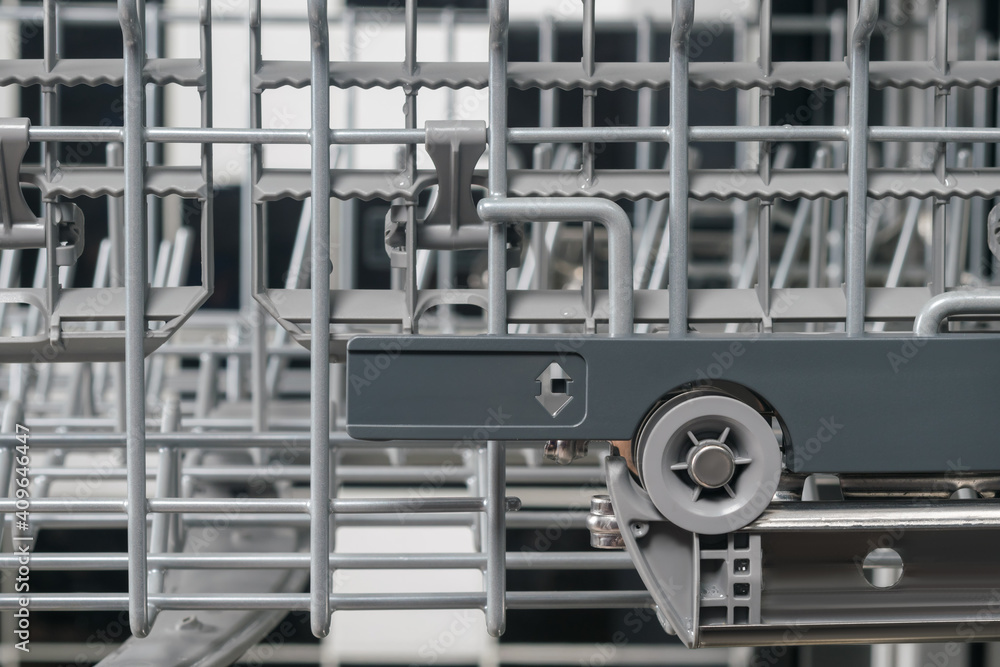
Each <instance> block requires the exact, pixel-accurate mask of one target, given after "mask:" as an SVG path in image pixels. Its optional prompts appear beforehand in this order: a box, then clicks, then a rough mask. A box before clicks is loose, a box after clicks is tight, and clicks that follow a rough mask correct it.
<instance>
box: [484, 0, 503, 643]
mask: <svg viewBox="0 0 1000 667" xmlns="http://www.w3.org/2000/svg"><path fill="white" fill-rule="evenodd" d="M508 26H509V7H508V1H507V0H490V32H489V41H490V54H489V59H490V70H489V105H490V111H489V122H490V125H489V130H488V141H489V174H488V189H489V196H490V198H491V199H504V198H506V197H507V31H508ZM488 253H489V257H488V272H489V312H488V314H487V316H488V317H489V333H490V334H493V335H504V334H506V333H507V224H506V223H504V222H499V221H495V222H493V223H491V225H490V236H489V246H488ZM486 457H487V465H486V480H485V481H486V494H485V498H486V538H487V539H486V582H485V583H486V608H485V610H484V611H485V614H486V631H487V632H488V633H489V634H490V636H492V637H499V636H500V635H502V634H503V631H504V627H505V626H506V623H507V563H506V560H507V525H506V515H505V512H506V501H505V495H506V487H507V468H506V458H507V457H506V446H505V444H504V443H503V442H501V441H497V440H489V441H488V442H487V443H486Z"/></svg>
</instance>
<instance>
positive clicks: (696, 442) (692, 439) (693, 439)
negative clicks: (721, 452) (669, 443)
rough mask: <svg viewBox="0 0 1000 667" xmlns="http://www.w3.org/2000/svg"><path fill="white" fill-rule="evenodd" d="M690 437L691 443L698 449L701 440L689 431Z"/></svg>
mask: <svg viewBox="0 0 1000 667" xmlns="http://www.w3.org/2000/svg"><path fill="white" fill-rule="evenodd" d="M688 437H689V438H691V442H693V443H694V444H695V446H696V447H697V446H698V445H700V444H701V440H699V439H698V436H696V435H695V434H694V433H692V432H691V431H688Z"/></svg>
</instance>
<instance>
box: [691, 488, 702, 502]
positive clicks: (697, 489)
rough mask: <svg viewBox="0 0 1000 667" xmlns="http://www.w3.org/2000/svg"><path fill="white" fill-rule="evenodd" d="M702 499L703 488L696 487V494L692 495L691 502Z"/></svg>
mask: <svg viewBox="0 0 1000 667" xmlns="http://www.w3.org/2000/svg"><path fill="white" fill-rule="evenodd" d="M700 497H701V487H700V486H696V487H694V493H692V494H691V500H698V498H700Z"/></svg>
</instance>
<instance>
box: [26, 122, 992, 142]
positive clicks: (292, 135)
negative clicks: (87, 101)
mask: <svg viewBox="0 0 1000 667" xmlns="http://www.w3.org/2000/svg"><path fill="white" fill-rule="evenodd" d="M123 132H124V130H123V128H120V127H42V126H33V127H30V128H29V129H28V138H29V139H30V140H31V141H67V142H69V141H95V142H101V141H122V136H123ZM849 134H850V130H849V128H848V127H846V126H839V125H829V126H813V125H774V126H763V127H761V126H742V125H719V126H699V127H692V128H691V129H690V131H689V133H688V137H689V139H690V140H691V141H696V142H698V141H700V142H750V141H753V142H756V141H772V142H778V141H847V139H848V138H849ZM309 135H310V130H289V129H250V128H247V129H244V128H199V127H176V128H167V127H151V128H147V129H146V130H145V136H146V140H147V141H149V142H153V143H216V144H308V143H309ZM670 137H671V129H670V128H669V127H617V126H616V127H558V128H512V129H510V130H508V131H507V140H508V141H509V142H510V143H517V144H533V143H579V142H615V143H632V142H668V143H669V142H670ZM868 139H869V141H876V142H904V141H913V142H925V141H933V142H944V143H954V142H972V143H1000V128H976V127H894V126H875V127H871V128H869V129H868ZM330 142H331V144H340V145H358V144H362V145H364V144H367V145H373V144H422V143H425V142H426V132H425V131H424V130H422V129H392V128H389V129H362V130H331V131H330Z"/></svg>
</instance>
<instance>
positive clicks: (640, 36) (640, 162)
mask: <svg viewBox="0 0 1000 667" xmlns="http://www.w3.org/2000/svg"><path fill="white" fill-rule="evenodd" d="M652 60H653V18H652V16H650V15H648V14H647V15H645V16H643V17H641V18H639V19H637V20H636V24H635V61H636V62H640V63H648V62H651V61H652ZM636 96H637V98H638V105H637V107H638V108H637V110H636V120H635V124H636V127H649V126H651V125H652V124H653V102H654V99H655V98H654V97H653V90H652V89H651V88H640V89H639V91H638V92H637V93H636ZM652 166H653V145H652V144H651V143H650V142H648V141H640V142H638V143H636V145H635V168H636V169H651V168H652ZM650 206H652V204H651V203H650V201H649V200H648V199H640V200H639V201H637V202H636V203H635V216H634V221H633V225H635V227H636V228H637V231H638V230H639V229H640V228H643V225H644V224H645V223H647V222H648V215H649V209H650ZM640 234H641V232H640ZM636 240H638V238H637V239H636ZM636 287H638V285H636Z"/></svg>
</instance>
